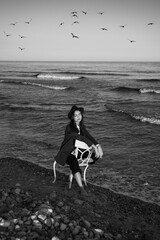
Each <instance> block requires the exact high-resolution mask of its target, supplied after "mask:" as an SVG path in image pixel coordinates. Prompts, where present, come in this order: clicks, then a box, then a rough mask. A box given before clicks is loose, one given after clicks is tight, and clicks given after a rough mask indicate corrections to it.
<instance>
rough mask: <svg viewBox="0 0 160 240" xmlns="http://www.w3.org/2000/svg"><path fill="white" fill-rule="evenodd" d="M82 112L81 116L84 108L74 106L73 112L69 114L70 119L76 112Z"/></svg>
mask: <svg viewBox="0 0 160 240" xmlns="http://www.w3.org/2000/svg"><path fill="white" fill-rule="evenodd" d="M77 110H78V111H80V112H81V114H83V112H84V108H82V107H77V106H76V105H74V106H72V108H71V110H70V111H69V113H68V118H69V119H71V118H72V116H73V114H74V112H75V111H77Z"/></svg>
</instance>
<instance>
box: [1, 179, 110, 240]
mask: <svg viewBox="0 0 160 240" xmlns="http://www.w3.org/2000/svg"><path fill="white" fill-rule="evenodd" d="M83 203H84V201H82V200H79V199H77V200H75V201H74V204H78V205H82V204H83ZM2 213H3V215H2ZM4 216H5V217H4ZM71 216H72V209H71V207H69V206H67V204H66V200H65V199H61V198H60V197H59V196H58V195H57V193H55V192H53V193H52V194H50V196H49V200H36V199H34V198H33V197H32V196H31V195H30V194H29V193H28V192H24V191H23V190H22V188H21V186H20V184H19V183H17V184H16V186H15V188H12V189H8V190H1V189H0V228H1V229H5V230H7V231H5V234H3V236H2V237H1V238H0V239H2V240H7V239H11V240H29V239H47V240H62V239H67V240H73V239H75V240H78V239H80V240H83V239H95V237H96V238H97V236H99V238H98V239H100V238H101V237H104V236H105V235H104V234H105V233H104V231H103V230H101V229H94V228H93V227H92V224H91V222H89V221H88V220H87V219H85V218H84V217H83V218H82V217H81V216H77V217H75V218H74V217H71ZM66 236H67V238H66ZM102 239H105V238H102ZM112 239H114V238H111V240H112Z"/></svg>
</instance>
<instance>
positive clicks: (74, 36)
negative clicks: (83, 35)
mask: <svg viewBox="0 0 160 240" xmlns="http://www.w3.org/2000/svg"><path fill="white" fill-rule="evenodd" d="M71 34H72V37H73V38H79V37H78V36H76V35H74V34H73V33H71Z"/></svg>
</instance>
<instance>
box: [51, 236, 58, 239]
mask: <svg viewBox="0 0 160 240" xmlns="http://www.w3.org/2000/svg"><path fill="white" fill-rule="evenodd" d="M51 240H60V239H59V238H58V237H56V236H54V237H52V239H51Z"/></svg>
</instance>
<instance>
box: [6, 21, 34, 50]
mask: <svg viewBox="0 0 160 240" xmlns="http://www.w3.org/2000/svg"><path fill="white" fill-rule="evenodd" d="M31 21H32V18H31V19H30V20H29V21H25V22H24V23H25V24H30V23H31ZM16 24H18V22H12V23H10V24H9V25H12V26H16ZM4 34H5V36H6V37H10V36H12V34H8V33H6V32H5V31H4ZM18 36H19V37H20V38H21V39H22V38H26V37H27V36H24V35H20V34H19V35H18ZM18 48H19V49H20V50H21V51H23V50H24V49H25V48H24V47H18Z"/></svg>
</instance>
